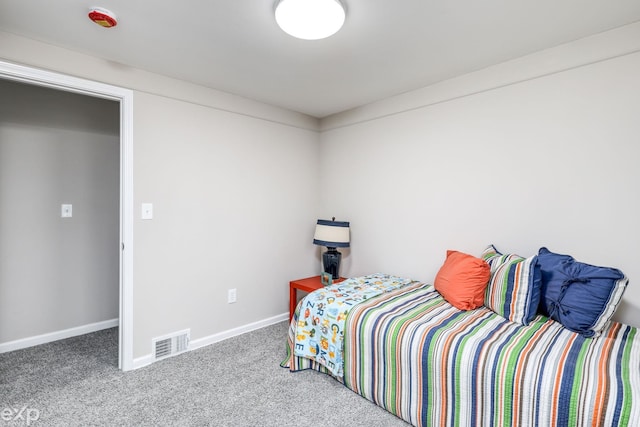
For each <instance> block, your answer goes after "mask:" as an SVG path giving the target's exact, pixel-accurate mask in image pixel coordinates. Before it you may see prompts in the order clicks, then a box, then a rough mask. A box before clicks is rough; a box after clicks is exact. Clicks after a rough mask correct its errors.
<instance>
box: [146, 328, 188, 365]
mask: <svg viewBox="0 0 640 427" xmlns="http://www.w3.org/2000/svg"><path fill="white" fill-rule="evenodd" d="M190 334H191V332H190V330H189V329H186V330H184V331H180V332H176V333H174V334H170V335H165V336H163V337H159V338H154V339H153V355H154V358H155V360H159V359H164V358H166V357H171V356H175V355H176V354H180V353H184V352H185V351H187V350H188V349H189V336H190Z"/></svg>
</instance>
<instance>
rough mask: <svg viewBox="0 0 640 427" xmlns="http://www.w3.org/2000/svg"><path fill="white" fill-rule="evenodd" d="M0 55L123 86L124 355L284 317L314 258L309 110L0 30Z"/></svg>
mask: <svg viewBox="0 0 640 427" xmlns="http://www.w3.org/2000/svg"><path fill="white" fill-rule="evenodd" d="M0 58H3V59H5V60H7V61H11V62H16V63H21V64H26V65H29V66H33V67H39V68H44V69H49V70H52V71H56V72H61V73H64V74H69V75H74V76H78V77H82V78H87V79H91V80H95V81H100V82H105V83H109V84H112V85H116V86H121V87H126V88H130V89H132V90H133V92H134V101H133V105H134V112H133V115H134V124H133V128H134V141H133V145H134V159H133V169H134V202H135V216H136V221H135V223H134V231H133V234H134V268H133V270H134V283H133V288H134V289H133V293H134V304H133V311H134V321H133V329H134V330H133V340H134V358H136V359H144V358H145V357H146V356H148V355H149V354H150V353H151V346H152V339H153V338H154V337H157V336H161V335H165V334H169V333H172V332H175V331H179V330H182V329H185V328H190V329H191V339H192V340H199V339H200V340H201V339H206V338H207V337H210V336H213V335H216V334H220V333H223V332H225V331H229V330H231V329H233V328H241V327H243V326H245V325H247V324H250V323H252V322H257V321H261V320H264V319H267V318H270V317H273V316H280V315H285V313H286V312H287V309H288V297H289V295H288V282H289V280H292V279H294V278H299V277H305V276H309V275H312V274H313V273H315V272H316V267H317V258H316V256H315V255H316V253H317V251H316V248H315V247H314V246H313V245H312V244H311V243H310V242H311V240H312V233H313V225H314V222H315V219H316V218H317V214H318V213H317V212H318V206H319V200H318V197H317V193H316V192H315V191H314V189H316V188H317V187H318V185H319V177H320V175H319V165H318V157H319V134H318V132H317V129H318V121H317V120H316V119H314V118H311V117H308V116H304V115H302V114H299V113H294V112H291V111H287V110H283V109H280V108H277V107H273V106H269V105H265V104H261V103H259V102H255V101H251V100H248V99H245V98H241V97H237V96H234V95H230V94H226V93H223V92H219V91H215V90H212V89H207V88H203V87H199V86H196V85H193V84H189V83H186V82H181V81H178V80H174V79H170V78H167V77H163V76H160V75H156V74H152V73H148V72H144V71H141V70H136V69H133V68H130V67H126V66H122V65H120V64H114V63H111V62H108V61H103V60H100V59H98V58H93V57H89V56H86V55H82V54H79V53H76V52H72V51H68V50H65V49H61V48H57V47H54V46H51V45H47V44H44V43H39V42H35V41H33V40H28V39H25V38H21V37H18V36H15V35H11V34H8V33H2V32H0ZM146 202H150V203H153V204H154V219H153V220H151V221H142V220H140V216H139V212H140V204H141V203H146ZM230 288H235V289H237V296H238V302H237V303H235V304H227V290H228V289H230Z"/></svg>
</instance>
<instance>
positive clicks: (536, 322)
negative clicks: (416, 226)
mask: <svg viewBox="0 0 640 427" xmlns="http://www.w3.org/2000/svg"><path fill="white" fill-rule="evenodd" d="M627 283H628V280H627V278H626V277H625V276H624V274H622V272H620V271H619V270H617V269H614V268H606V267H596V266H592V265H589V264H584V263H580V262H578V261H576V260H574V259H573V258H572V257H571V256H568V255H560V254H555V253H553V252H551V251H549V250H547V249H546V248H541V249H540V251H539V253H538V255H536V256H532V257H529V258H523V257H520V256H518V255H514V254H507V255H505V254H502V253H500V252H498V251H497V250H496V248H495V247H494V246H492V245H491V246H489V247H488V248H487V250H485V252H484V253H483V254H482V257H481V258H476V257H473V256H471V255H467V254H464V253H461V252H457V251H448V253H447V258H446V261H445V263H444V265H443V266H442V268H441V269H440V271H439V272H438V275H437V276H436V278H435V281H434V285H428V284H424V283H420V282H417V281H413V280H409V279H404V278H400V277H395V276H390V275H384V274H374V275H369V276H363V277H357V278H351V279H347V280H345V281H343V282H341V283H337V284H334V285H331V286H327V287H325V288H323V289H319V290H317V291H315V292H313V293H310V294H309V295H308V296H307V297H305V298H304V299H303V300H302V301H300V303H299V304H298V307H297V309H296V312H295V314H294V316H293V319H292V321H291V325H290V328H289V337H288V356H287V359H286V360H285V361H284V362H283V363H282V366H283V367H288V368H289V369H290V370H291V371H299V370H303V369H315V370H318V371H321V372H324V373H327V374H330V375H332V376H334V377H335V378H336V379H337V380H338V381H340V382H342V383H343V384H344V385H346V386H347V387H348V388H350V389H352V390H353V391H355V392H356V393H358V394H360V395H362V396H364V397H365V398H367V399H369V400H371V401H372V402H374V403H376V404H377V405H379V406H381V407H383V408H385V409H386V410H387V411H389V412H391V413H393V414H395V415H396V416H398V417H400V418H402V419H404V420H405V421H407V422H409V423H411V424H412V425H414V426H587V425H588V426H640V337H639V336H638V330H637V329H636V328H635V327H630V326H627V325H624V324H621V323H617V322H613V321H610V318H611V316H612V315H613V312H614V311H615V308H616V307H617V305H618V303H619V302H620V300H621V298H622V294H623V292H624V289H625V287H626V285H627Z"/></svg>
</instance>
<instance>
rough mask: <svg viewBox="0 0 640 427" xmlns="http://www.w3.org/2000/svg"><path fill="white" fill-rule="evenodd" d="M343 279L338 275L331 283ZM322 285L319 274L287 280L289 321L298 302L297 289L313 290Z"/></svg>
mask: <svg viewBox="0 0 640 427" xmlns="http://www.w3.org/2000/svg"><path fill="white" fill-rule="evenodd" d="M343 280H345V279H344V277H339V278H337V279H334V280H333V283H340V282H342V281H343ZM322 287H323V285H322V282H321V281H320V276H313V277H307V278H306V279H298V280H292V281H290V282H289V321H291V318H292V317H293V312H294V311H296V304H297V303H298V295H297V294H298V293H297V291H298V290H301V291H305V292H313V291H315V290H316V289H320V288H322Z"/></svg>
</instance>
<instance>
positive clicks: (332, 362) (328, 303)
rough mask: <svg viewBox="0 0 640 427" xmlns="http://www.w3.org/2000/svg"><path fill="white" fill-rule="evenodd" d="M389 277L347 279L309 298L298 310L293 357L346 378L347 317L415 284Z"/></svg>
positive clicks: (371, 276) (407, 280) (318, 291)
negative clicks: (361, 305)
mask: <svg viewBox="0 0 640 427" xmlns="http://www.w3.org/2000/svg"><path fill="white" fill-rule="evenodd" d="M414 282H415V281H412V280H410V279H404V278H400V277H396V276H390V275H386V274H372V275H368V276H362V277H356V278H351V279H347V280H345V281H343V282H340V283H336V284H333V285H330V286H326V287H324V288H322V289H318V290H316V291H314V292H312V293H310V294H309V295H307V296H306V297H305V298H304V299H303V300H302V302H301V305H300V307H299V310H300V312H299V315H298V323H297V325H296V333H295V346H294V354H295V355H296V356H301V357H306V358H309V359H313V360H315V361H317V362H318V363H320V364H322V365H324V366H325V367H326V368H327V369H329V370H330V371H331V372H332V373H333V374H334V375H336V376H340V377H341V376H342V375H343V367H344V363H343V351H344V346H343V345H342V340H343V338H344V325H345V318H346V316H347V313H348V312H349V310H350V309H351V307H353V306H354V305H355V304H357V303H359V302H361V301H364V300H367V299H370V298H373V297H375V296H378V295H380V294H383V293H385V292H390V291H393V290H396V289H399V288H403V287H405V286H407V285H410V284H412V283H414Z"/></svg>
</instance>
